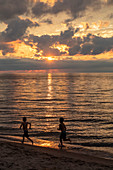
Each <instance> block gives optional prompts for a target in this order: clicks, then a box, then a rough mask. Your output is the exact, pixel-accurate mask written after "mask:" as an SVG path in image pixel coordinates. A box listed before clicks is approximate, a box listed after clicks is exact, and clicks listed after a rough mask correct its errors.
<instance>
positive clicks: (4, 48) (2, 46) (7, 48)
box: [0, 43, 14, 55]
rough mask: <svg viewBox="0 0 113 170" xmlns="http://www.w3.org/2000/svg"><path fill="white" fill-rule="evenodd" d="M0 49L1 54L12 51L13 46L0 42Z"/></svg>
mask: <svg viewBox="0 0 113 170" xmlns="http://www.w3.org/2000/svg"><path fill="white" fill-rule="evenodd" d="M0 50H1V51H2V54H3V55H6V54H7V53H13V52H14V48H13V46H12V45H9V44H5V43H0Z"/></svg>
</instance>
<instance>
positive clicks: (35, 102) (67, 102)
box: [0, 73, 113, 152]
mask: <svg viewBox="0 0 113 170" xmlns="http://www.w3.org/2000/svg"><path fill="white" fill-rule="evenodd" d="M23 116H26V117H27V119H28V121H29V122H31V123H32V130H30V131H29V133H30V136H31V138H32V139H33V140H34V141H35V142H37V140H38V139H43V140H47V141H54V142H58V140H59V132H58V130H57V128H58V124H59V117H61V116H63V117H64V119H65V124H66V126H67V134H68V136H70V138H71V139H72V144H73V145H75V146H76V145H80V146H83V147H86V148H91V149H92V148H93V149H94V150H95V149H97V150H104V151H105V150H107V152H113V151H112V147H113V74H112V73H73V74H72V73H29V74H28V73H10V74H0V137H1V138H5V139H8V138H10V139H12V140H15V139H16V140H20V139H21V136H22V131H21V130H19V129H18V128H19V126H20V122H21V120H22V117H23Z"/></svg>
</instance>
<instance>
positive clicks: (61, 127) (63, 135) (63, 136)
mask: <svg viewBox="0 0 113 170" xmlns="http://www.w3.org/2000/svg"><path fill="white" fill-rule="evenodd" d="M59 122H60V124H59V128H58V130H61V134H60V145H59V146H61V147H63V142H62V140H63V141H70V142H71V140H70V138H66V126H65V124H64V123H63V122H64V118H63V117H61V118H60V119H59Z"/></svg>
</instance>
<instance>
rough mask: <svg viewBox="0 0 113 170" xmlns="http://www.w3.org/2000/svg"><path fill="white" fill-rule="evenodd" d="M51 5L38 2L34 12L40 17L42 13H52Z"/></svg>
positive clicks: (33, 9)
mask: <svg viewBox="0 0 113 170" xmlns="http://www.w3.org/2000/svg"><path fill="white" fill-rule="evenodd" d="M50 8H51V7H50V6H49V5H48V4H47V3H44V2H37V3H36V4H35V5H34V7H33V8H32V13H33V14H34V15H35V16H38V17H40V16H41V15H44V14H47V13H50Z"/></svg>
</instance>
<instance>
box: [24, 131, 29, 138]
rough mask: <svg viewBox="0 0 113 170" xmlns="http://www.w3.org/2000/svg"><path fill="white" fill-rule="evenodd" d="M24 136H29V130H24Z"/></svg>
mask: <svg viewBox="0 0 113 170" xmlns="http://www.w3.org/2000/svg"><path fill="white" fill-rule="evenodd" d="M23 136H25V137H27V138H28V137H29V135H28V130H24V134H23Z"/></svg>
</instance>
